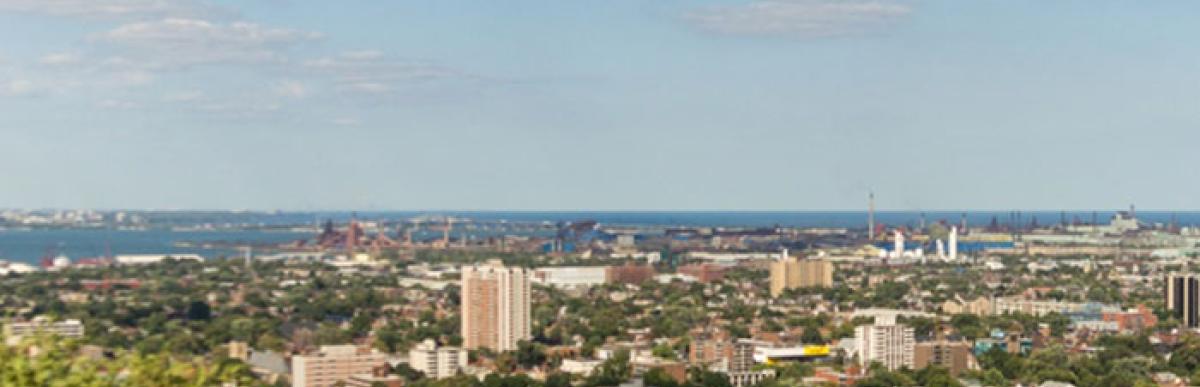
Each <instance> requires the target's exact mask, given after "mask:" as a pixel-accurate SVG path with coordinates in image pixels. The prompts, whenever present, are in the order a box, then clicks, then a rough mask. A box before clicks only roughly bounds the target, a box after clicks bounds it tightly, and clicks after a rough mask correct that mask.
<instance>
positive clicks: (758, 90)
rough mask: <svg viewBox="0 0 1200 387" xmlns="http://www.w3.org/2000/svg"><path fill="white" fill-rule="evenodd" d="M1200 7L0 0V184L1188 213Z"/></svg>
mask: <svg viewBox="0 0 1200 387" xmlns="http://www.w3.org/2000/svg"><path fill="white" fill-rule="evenodd" d="M1197 11H1200V3H1196V2H1193V1H1158V2H1130V1H1105V0H1087V1H1082V0H1081V1H1072V0H1061V1H1044V0H1037V1H1034V0H1029V1H1018V0H978V1H962V0H950V1H935V0H688V1H684V0H604V1H599V0H571V1H563V0H548V1H532V0H507V1H458V0H431V1H386V2H380V1H357V0H340V1H320V2H317V1H296V0H242V1H205V0H177V1H168V0H0V36H3V37H4V38H3V43H2V44H0V207H2V208H112V209H115V208H123V209H262V210H274V209H281V210H352V209H356V210H429V209H463V210H488V209H495V210H834V209H841V210H844V209H862V208H865V206H866V196H867V193H868V192H869V191H873V192H875V195H876V197H877V204H878V207H879V208H882V209H894V210H937V209H979V210H987V209H993V210H1001V209H1113V208H1124V207H1126V206H1128V205H1129V204H1130V203H1136V204H1137V205H1138V208H1144V209H1171V210H1190V209H1191V210H1194V209H1200V205H1198V204H1197V201H1196V199H1195V197H1196V196H1195V193H1196V192H1200V179H1197V178H1196V175H1195V174H1194V173H1193V169H1192V168H1195V167H1196V166H1197V162H1198V161H1200V157H1198V156H1196V155H1197V154H1200V153H1198V152H1196V150H1195V148H1196V146H1197V144H1200V130H1198V129H1200V125H1198V124H1200V105H1198V103H1200V45H1197V44H1195V37H1196V36H1200V24H1198V23H1195V19H1194V15H1196V14H1197Z"/></svg>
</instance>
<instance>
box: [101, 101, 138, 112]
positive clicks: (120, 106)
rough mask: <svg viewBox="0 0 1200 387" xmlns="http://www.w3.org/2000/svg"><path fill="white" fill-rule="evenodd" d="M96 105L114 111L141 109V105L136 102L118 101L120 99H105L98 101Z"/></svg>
mask: <svg viewBox="0 0 1200 387" xmlns="http://www.w3.org/2000/svg"><path fill="white" fill-rule="evenodd" d="M98 105H99V106H100V107H102V108H105V109H116V110H129V109H137V108H140V107H142V105H141V104H138V103H136V102H132V101H126V100H120V99H106V100H103V101H100V103H99V104H98Z"/></svg>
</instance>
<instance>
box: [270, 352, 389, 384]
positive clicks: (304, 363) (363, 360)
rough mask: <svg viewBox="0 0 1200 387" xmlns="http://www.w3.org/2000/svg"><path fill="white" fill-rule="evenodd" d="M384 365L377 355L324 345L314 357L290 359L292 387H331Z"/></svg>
mask: <svg viewBox="0 0 1200 387" xmlns="http://www.w3.org/2000/svg"><path fill="white" fill-rule="evenodd" d="M384 364H387V356H385V355H384V354H383V353H380V352H379V351H375V350H371V349H367V348H359V347H357V346H354V345H325V346H321V350H320V351H318V352H317V353H314V354H310V355H304V356H296V357H293V358H292V385H293V386H295V387H332V386H334V385H336V384H337V383H338V382H345V381H346V380H347V379H350V377H351V376H354V375H357V374H370V373H371V371H372V370H373V369H374V368H375V367H378V366H381V365H384Z"/></svg>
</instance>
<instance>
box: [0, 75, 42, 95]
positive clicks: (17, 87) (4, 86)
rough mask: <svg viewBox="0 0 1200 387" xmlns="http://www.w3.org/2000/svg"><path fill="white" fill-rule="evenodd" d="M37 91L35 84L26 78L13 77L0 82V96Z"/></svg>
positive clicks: (29, 93) (27, 93) (28, 93)
mask: <svg viewBox="0 0 1200 387" xmlns="http://www.w3.org/2000/svg"><path fill="white" fill-rule="evenodd" d="M37 93H38V88H37V85H36V84H34V83H33V81H31V80H28V79H13V80H9V81H8V82H5V83H0V96H8V97H22V96H29V95H34V94H37Z"/></svg>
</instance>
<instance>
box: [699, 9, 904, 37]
mask: <svg viewBox="0 0 1200 387" xmlns="http://www.w3.org/2000/svg"><path fill="white" fill-rule="evenodd" d="M911 11H912V9H911V8H910V7H909V6H907V5H904V4H900V3H896V2H892V1H887V0H754V1H752V2H750V3H747V4H743V5H729V6H713V7H707V8H703V9H699V10H695V11H692V12H689V13H687V14H685V15H684V18H685V19H686V20H688V21H690V22H692V23H694V24H695V25H697V26H699V27H700V28H703V29H705V30H708V31H713V32H718V33H726V34H733V35H777V36H792V37H802V38H818V37H832V36H844V35H853V34H859V33H864V32H869V31H871V30H874V29H877V28H879V27H881V26H883V25H886V24H887V23H889V22H892V21H895V20H896V19H898V18H901V17H904V16H906V15H908V14H909V13H911Z"/></svg>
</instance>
